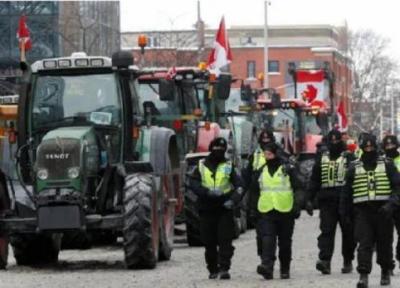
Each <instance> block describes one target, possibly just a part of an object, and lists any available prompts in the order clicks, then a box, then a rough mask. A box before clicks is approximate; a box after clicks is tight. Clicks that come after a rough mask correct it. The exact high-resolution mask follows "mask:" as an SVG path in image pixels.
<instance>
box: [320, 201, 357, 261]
mask: <svg viewBox="0 0 400 288" xmlns="http://www.w3.org/2000/svg"><path fill="white" fill-rule="evenodd" d="M319 218H320V224H319V229H320V230H321V234H320V235H319V236H318V248H319V259H321V260H324V261H331V259H332V255H333V251H334V249H335V234H336V227H337V224H339V226H340V229H341V230H342V256H343V258H344V260H345V261H352V260H353V259H354V250H355V248H356V243H355V240H354V227H353V225H352V224H351V225H349V224H347V225H346V224H345V223H344V220H343V219H342V217H340V215H339V199H333V200H332V201H329V202H328V201H323V202H320V203H319Z"/></svg>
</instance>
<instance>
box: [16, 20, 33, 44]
mask: <svg viewBox="0 0 400 288" xmlns="http://www.w3.org/2000/svg"><path fill="white" fill-rule="evenodd" d="M17 38H18V41H19V49H22V46H23V45H24V47H25V49H24V50H25V51H28V50H30V49H32V41H31V37H30V33H29V29H28V26H27V25H26V16H25V15H22V16H21V17H20V18H19V22H18V31H17Z"/></svg>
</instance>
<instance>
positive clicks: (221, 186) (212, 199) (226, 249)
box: [189, 137, 243, 280]
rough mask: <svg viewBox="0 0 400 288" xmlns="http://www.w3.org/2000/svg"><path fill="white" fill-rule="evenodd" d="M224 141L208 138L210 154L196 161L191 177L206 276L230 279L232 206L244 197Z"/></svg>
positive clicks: (222, 139)
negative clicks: (205, 264)
mask: <svg viewBox="0 0 400 288" xmlns="http://www.w3.org/2000/svg"><path fill="white" fill-rule="evenodd" d="M227 148H228V143H227V141H226V140H225V139H224V138H222V137H218V138H215V139H214V140H213V141H211V143H210V145H209V147H208V150H209V151H210V154H209V155H208V156H207V157H206V158H205V159H202V160H200V161H199V164H198V166H197V167H196V169H195V170H194V172H193V174H192V176H191V178H190V182H189V184H190V186H191V188H192V189H193V191H194V193H196V195H197V196H198V203H197V204H198V209H199V216H200V236H201V239H202V241H203V244H204V246H205V260H206V263H207V269H208V271H209V273H210V274H209V279H217V278H218V277H219V279H225V280H227V279H230V278H231V276H230V274H229V269H230V266H231V258H232V256H233V251H234V247H233V245H232V241H233V238H234V236H235V223H234V221H235V220H234V208H235V207H236V206H237V205H238V204H239V203H240V202H241V200H242V197H243V188H242V181H241V179H240V176H239V174H238V173H237V172H236V169H235V167H234V166H233V164H232V162H231V161H228V160H227V159H226V158H225V153H226V150H227Z"/></svg>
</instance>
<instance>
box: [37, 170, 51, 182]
mask: <svg viewBox="0 0 400 288" xmlns="http://www.w3.org/2000/svg"><path fill="white" fill-rule="evenodd" d="M36 176H37V177H38V178H39V179H40V180H46V179H47V178H49V171H47V169H45V168H40V169H39V170H38V171H37V173H36Z"/></svg>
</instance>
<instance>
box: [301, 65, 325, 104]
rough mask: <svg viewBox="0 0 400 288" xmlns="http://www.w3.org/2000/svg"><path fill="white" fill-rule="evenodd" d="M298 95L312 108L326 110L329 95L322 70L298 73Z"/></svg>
mask: <svg viewBox="0 0 400 288" xmlns="http://www.w3.org/2000/svg"><path fill="white" fill-rule="evenodd" d="M296 79H297V95H298V97H301V98H302V99H303V100H304V101H306V102H307V103H309V104H311V105H312V106H319V107H321V108H326V105H327V101H328V95H326V93H327V91H328V90H327V89H325V81H324V80H325V74H324V71H322V70H299V71H296Z"/></svg>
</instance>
